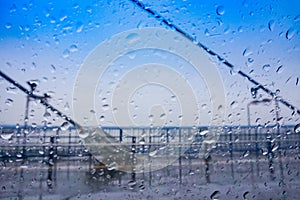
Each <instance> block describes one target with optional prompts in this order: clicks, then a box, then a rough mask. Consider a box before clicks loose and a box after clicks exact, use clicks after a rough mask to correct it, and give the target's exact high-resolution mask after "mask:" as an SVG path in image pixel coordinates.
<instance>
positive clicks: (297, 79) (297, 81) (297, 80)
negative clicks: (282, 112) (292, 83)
mask: <svg viewBox="0 0 300 200" xmlns="http://www.w3.org/2000/svg"><path fill="white" fill-rule="evenodd" d="M298 83H299V78H298V77H297V78H296V85H298Z"/></svg>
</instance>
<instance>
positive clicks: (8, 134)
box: [0, 131, 14, 140]
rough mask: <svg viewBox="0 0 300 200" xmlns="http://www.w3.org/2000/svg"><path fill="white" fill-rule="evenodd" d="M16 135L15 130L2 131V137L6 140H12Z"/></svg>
mask: <svg viewBox="0 0 300 200" xmlns="http://www.w3.org/2000/svg"><path fill="white" fill-rule="evenodd" d="M13 135H14V132H13V131H1V135H0V136H1V138H2V139H4V140H10V139H11V138H12V136H13Z"/></svg>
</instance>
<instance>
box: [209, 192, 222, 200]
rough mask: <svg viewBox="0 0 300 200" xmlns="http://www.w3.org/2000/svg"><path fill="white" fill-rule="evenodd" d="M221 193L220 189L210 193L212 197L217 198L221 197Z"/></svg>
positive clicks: (215, 199)
mask: <svg viewBox="0 0 300 200" xmlns="http://www.w3.org/2000/svg"><path fill="white" fill-rule="evenodd" d="M220 194H221V192H220V191H218V190H216V191H214V192H213V193H212V194H211V195H210V199H214V200H217V199H219V198H220Z"/></svg>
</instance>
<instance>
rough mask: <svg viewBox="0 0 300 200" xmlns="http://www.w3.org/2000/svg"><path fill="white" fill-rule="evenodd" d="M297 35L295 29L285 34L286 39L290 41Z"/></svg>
mask: <svg viewBox="0 0 300 200" xmlns="http://www.w3.org/2000/svg"><path fill="white" fill-rule="evenodd" d="M295 34H296V30H295V29H294V28H290V29H289V30H288V31H287V32H286V33H285V38H286V39H288V40H290V39H292V38H293V37H294V35H295Z"/></svg>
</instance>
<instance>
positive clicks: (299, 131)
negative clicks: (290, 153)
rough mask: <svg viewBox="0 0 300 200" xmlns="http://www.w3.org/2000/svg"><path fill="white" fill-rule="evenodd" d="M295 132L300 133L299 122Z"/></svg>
mask: <svg viewBox="0 0 300 200" xmlns="http://www.w3.org/2000/svg"><path fill="white" fill-rule="evenodd" d="M294 132H295V133H300V124H297V125H296V126H295V127H294Z"/></svg>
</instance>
